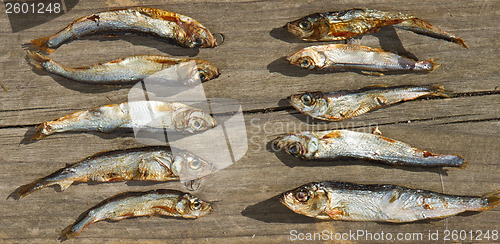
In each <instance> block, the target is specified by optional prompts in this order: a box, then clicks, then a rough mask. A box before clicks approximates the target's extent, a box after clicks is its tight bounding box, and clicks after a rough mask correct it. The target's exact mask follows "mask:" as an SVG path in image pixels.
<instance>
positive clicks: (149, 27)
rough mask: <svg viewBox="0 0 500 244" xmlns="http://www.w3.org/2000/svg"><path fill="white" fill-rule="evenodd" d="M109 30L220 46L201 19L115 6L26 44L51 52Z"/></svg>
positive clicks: (207, 45) (188, 44)
mask: <svg viewBox="0 0 500 244" xmlns="http://www.w3.org/2000/svg"><path fill="white" fill-rule="evenodd" d="M107 32H115V33H116V32H128V33H130V32H139V33H144V34H149V35H154V36H158V37H160V38H163V39H166V40H173V41H175V42H176V43H177V44H179V45H181V46H183V47H190V48H194V47H215V46H217V41H216V40H215V38H214V37H213V36H212V34H211V33H210V31H209V30H208V29H207V28H206V27H204V26H203V25H201V24H200V23H199V22H198V21H196V20H194V19H192V18H190V17H188V16H184V15H181V14H177V13H172V12H167V11H164V10H161V9H155V8H146V7H135V8H127V9H115V10H109V11H103V12H99V13H95V14H92V15H89V16H84V17H81V18H79V19H77V20H75V21H73V23H71V24H70V25H68V26H67V27H66V28H64V29H62V30H61V31H59V32H58V33H56V34H54V35H52V36H48V37H44V38H39V39H35V40H32V41H31V42H30V43H27V44H26V45H27V46H28V47H30V48H34V49H37V50H40V51H43V52H48V53H50V52H52V51H53V50H54V49H55V48H58V47H59V46H61V45H62V44H64V43H66V42H68V41H70V40H74V39H78V38H80V37H83V36H88V35H93V34H96V33H107Z"/></svg>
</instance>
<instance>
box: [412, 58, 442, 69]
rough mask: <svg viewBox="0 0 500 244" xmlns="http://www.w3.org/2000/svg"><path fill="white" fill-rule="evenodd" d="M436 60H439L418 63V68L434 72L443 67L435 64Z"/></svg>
mask: <svg viewBox="0 0 500 244" xmlns="http://www.w3.org/2000/svg"><path fill="white" fill-rule="evenodd" d="M435 60H437V59H429V60H425V61H420V62H417V67H418V68H420V69H422V70H425V71H434V70H435V69H437V68H438V67H439V66H441V65H440V64H438V63H436V62H434V61H435Z"/></svg>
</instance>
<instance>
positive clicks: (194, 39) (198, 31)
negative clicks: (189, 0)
mask: <svg viewBox="0 0 500 244" xmlns="http://www.w3.org/2000/svg"><path fill="white" fill-rule="evenodd" d="M183 17H184V18H181V20H184V21H180V22H179V23H178V24H179V27H180V28H181V29H182V30H183V31H184V33H185V38H184V43H183V45H185V46H187V47H190V48H196V47H216V46H217V40H216V39H215V37H214V36H213V35H212V33H210V31H209V30H208V29H207V28H205V26H203V25H202V24H200V23H199V22H198V21H196V20H194V19H192V18H189V17H187V16H183Z"/></svg>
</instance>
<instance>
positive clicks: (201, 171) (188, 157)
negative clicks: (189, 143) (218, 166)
mask: <svg viewBox="0 0 500 244" xmlns="http://www.w3.org/2000/svg"><path fill="white" fill-rule="evenodd" d="M173 154H174V159H173V162H172V166H171V170H172V172H173V173H174V174H175V175H177V176H179V178H180V179H182V180H193V179H198V178H201V177H203V176H205V175H208V174H210V173H212V172H214V171H215V166H214V165H213V164H212V163H210V162H208V161H206V160H204V159H203V158H200V157H198V156H197V155H195V154H193V153H191V152H188V151H184V150H179V149H176V150H174V151H173Z"/></svg>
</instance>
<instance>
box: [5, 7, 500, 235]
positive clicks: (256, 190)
mask: <svg viewBox="0 0 500 244" xmlns="http://www.w3.org/2000/svg"><path fill="white" fill-rule="evenodd" d="M136 5H143V6H150V7H158V8H162V9H166V10H171V11H174V12H178V13H182V14H185V15H188V16H191V17H193V18H195V19H197V20H199V21H200V22H201V23H203V24H204V25H205V26H207V27H208V28H209V29H210V30H212V31H214V32H220V33H223V34H224V35H225V37H226V41H225V43H224V44H223V45H222V46H220V47H217V48H215V49H201V50H191V49H183V48H179V47H176V46H173V45H169V44H166V43H164V42H161V41H158V40H153V39H150V38H147V37H142V36H134V35H132V36H126V37H119V38H108V37H89V38H85V39H83V40H77V41H73V42H71V43H70V44H67V45H63V46H62V47H60V48H59V49H58V50H56V51H55V52H54V53H53V55H51V57H53V58H54V59H55V60H57V61H59V62H61V63H63V64H66V65H68V66H83V65H89V64H93V63H96V62H104V61H109V60H112V59H114V58H119V57H123V56H127V55H133V54H167V55H174V56H186V57H196V58H201V59H206V60H209V61H210V62H212V63H213V64H215V65H216V66H218V67H219V68H220V69H221V70H222V75H221V77H219V78H218V79H216V80H212V81H210V82H207V83H205V84H204V89H205V93H206V95H207V96H208V97H209V98H218V97H225V98H233V99H237V100H238V101H239V102H240V103H241V104H242V107H243V110H244V111H245V122H246V125H247V134H248V144H249V149H248V152H247V154H246V155H245V157H244V158H242V159H241V160H239V161H238V162H236V163H235V164H233V165H231V166H230V167H228V168H226V169H224V170H222V171H219V172H217V173H215V174H212V175H209V176H207V177H205V178H203V179H202V180H201V187H200V188H199V189H197V190H196V191H194V194H195V195H197V196H199V197H200V198H202V199H207V200H209V201H212V202H214V205H215V211H214V213H212V214H210V215H208V216H206V217H204V218H200V219H198V220H194V221H187V220H182V219H173V218H156V217H153V218H135V219H128V220H124V221H120V222H116V223H115V222H101V223H97V224H94V225H91V226H90V227H89V228H87V229H86V230H85V231H84V232H83V233H82V234H81V235H80V236H79V237H77V238H75V239H73V240H69V241H68V243H72V242H78V243H80V242H81V243H95V242H127V243H128V242H132V243H135V242H137V243H142V242H148V243H149V242H151V243H156V242H159V243H160V242H161V243H163V242H165V241H168V242H200V241H207V242H209V243H235V242H255V243H262V242H264V243H275V242H279V243H281V242H284V241H287V240H288V241H289V240H290V237H291V236H290V231H291V230H297V231H298V232H302V233H308V232H322V231H323V230H327V231H331V232H332V233H333V234H335V233H348V232H349V231H357V230H367V231H370V232H371V233H379V232H381V231H384V232H385V233H388V232H390V233H393V234H394V235H395V234H396V233H423V235H424V237H425V238H428V235H429V231H432V232H435V231H437V230H438V231H440V242H442V241H443V231H444V230H446V229H447V230H467V231H469V230H472V231H476V230H482V231H486V230H490V231H491V230H498V229H499V227H500V222H499V220H500V209H493V210H490V211H487V212H483V213H479V214H472V215H471V214H465V215H459V216H454V217H450V218H447V219H444V220H436V221H421V222H416V223H412V224H403V225H394V224H390V225H388V224H381V223H372V222H340V221H338V222H331V221H318V220H314V219H311V218H307V217H304V216H300V215H297V214H295V213H293V212H291V211H290V210H288V209H287V208H286V207H284V206H283V205H281V204H280V203H279V202H278V201H276V199H275V198H274V196H276V195H278V194H280V193H282V192H283V191H286V190H289V189H292V188H294V187H297V186H299V185H302V184H304V183H307V182H311V181H320V180H341V181H353V182H358V183H390V184H400V185H406V186H410V187H415V188H422V189H428V190H433V191H438V192H445V193H450V194H462V195H477V194H481V193H485V192H491V191H494V190H499V189H500V182H499V181H498V175H499V174H500V167H498V166H497V163H498V162H499V161H500V138H499V136H498V135H499V132H500V129H499V128H500V127H499V123H500V122H499V121H500V116H499V115H500V113H499V112H500V111H499V107H500V106H499V105H500V92H499V90H498V85H499V83H498V78H499V73H498V67H497V66H498V65H497V62H496V60H498V53H500V52H499V49H498V45H497V43H498V41H497V39H498V36H497V35H495V33H498V32H499V31H500V27H499V26H498V24H497V23H498V12H499V11H500V6H499V4H498V2H497V1H480V0H472V1H464V0H456V1H451V0H443V1H439V2H436V1H430V0H425V1H418V2H405V3H404V4H402V3H401V2H400V1H395V0H394V1H393V0H387V1H383V0H378V1H372V2H370V4H367V3H366V1H361V0H354V1H344V0H342V1H336V2H335V4H334V5H333V4H332V3H331V1H312V2H309V1H308V2H305V1H228V2H219V1H207V0H204V1H170V2H162V1H145V0H131V1H106V2H93V1H87V0H83V1H80V2H79V4H78V5H77V6H76V7H75V8H74V9H73V10H71V11H70V12H68V13H67V14H65V15H63V16H61V17H59V18H56V19H54V20H52V21H50V22H48V23H45V24H42V25H40V26H38V27H35V28H31V29H28V30H24V31H21V32H18V33H11V30H10V27H9V23H8V18H7V16H6V14H5V13H4V11H3V9H2V11H1V12H0V42H2V43H3V45H4V48H2V49H0V70H1V71H0V72H1V74H2V80H1V81H0V83H1V84H3V85H5V86H6V87H7V88H8V91H4V90H2V89H0V146H1V148H2V151H1V152H0V196H4V197H3V198H0V204H1V206H3V208H2V209H1V210H0V240H1V241H3V242H19V243H26V242H29V243H55V242H57V237H58V236H59V233H60V231H61V230H62V229H64V228H65V227H66V226H67V225H69V224H71V223H73V221H74V220H75V219H76V218H77V217H78V215H80V214H81V213H82V212H84V211H85V210H87V209H88V208H90V207H91V206H93V205H95V204H97V203H99V202H100V201H102V200H104V199H105V198H107V197H110V196H112V195H114V194H117V193H120V192H124V191H146V190H150V189H157V188H172V189H178V190H183V191H187V190H186V188H185V186H183V185H182V184H181V183H180V182H168V183H159V184H152V183H143V182H142V183H131V182H117V183H105V184H77V185H72V186H71V187H70V188H68V189H67V190H66V191H64V192H57V191H55V190H54V189H52V188H49V189H44V190H41V191H38V192H36V193H33V194H32V195H30V196H27V197H26V198H24V199H21V200H19V201H16V200H13V199H5V198H6V197H7V196H8V195H9V194H11V193H12V191H14V190H15V189H16V188H17V187H19V186H21V185H23V184H27V183H29V182H31V181H32V180H34V179H37V178H39V177H43V176H46V175H48V174H50V173H52V172H54V171H55V170H57V169H59V168H61V167H64V166H65V164H67V163H73V162H76V161H78V160H80V159H82V158H84V157H86V156H89V155H92V154H94V153H97V152H100V151H105V150H115V149H125V148H130V147H137V146H141V144H140V143H139V142H137V141H136V140H135V139H134V138H133V137H132V136H131V135H129V134H120V135H113V134H110V135H99V134H85V133H63V134H59V135H53V136H50V137H48V138H46V139H44V140H41V141H38V142H35V143H28V141H27V139H28V138H29V137H30V136H31V134H32V133H33V131H34V128H35V125H36V124H39V123H41V122H43V121H46V120H50V119H55V118H57V117H59V116H62V115H65V114H67V113H70V112H73V111H77V110H82V109H88V108H91V107H95V106H101V105H104V104H110V103H118V102H123V101H126V99H127V94H128V89H127V88H121V89H115V88H110V87H94V86H90V85H84V84H79V83H75V82H73V81H70V80H67V79H64V78H61V77H57V76H50V75H46V74H44V73H43V72H33V70H32V69H31V67H30V66H29V65H28V64H27V63H26V62H25V61H24V51H23V50H22V49H21V44H22V43H24V42H27V41H29V40H31V39H32V38H35V37H41V36H45V35H48V34H51V33H55V32H57V31H58V30H60V29H61V28H62V27H64V26H66V25H67V24H68V23H70V22H71V21H72V20H74V19H76V18H78V17H81V16H84V15H87V14H90V13H93V12H97V11H102V10H105V9H112V8H116V7H124V6H136ZM352 7H367V8H375V9H380V10H387V11H400V12H404V13H409V14H414V15H416V16H418V17H420V18H423V19H425V20H428V21H429V22H431V23H432V24H435V25H436V26H439V27H441V28H443V29H444V30H446V31H449V32H451V33H454V34H457V35H458V36H460V37H462V38H464V39H465V40H466V41H467V44H468V45H469V47H470V48H469V49H464V48H461V47H460V46H458V45H456V44H453V43H448V42H445V41H442V40H436V39H432V38H429V37H424V36H420V35H416V34H414V33H411V32H407V31H402V30H394V29H393V28H383V29H382V30H381V31H380V32H379V33H377V34H373V35H367V36H365V37H363V38H362V39H361V44H363V45H369V46H374V47H382V48H384V49H385V50H388V51H397V52H400V53H406V54H412V55H414V56H415V57H418V58H419V59H430V58H439V61H438V62H439V63H440V64H442V66H441V67H439V69H437V70H436V71H434V72H432V73H428V74H402V75H385V76H383V77H373V76H365V75H362V74H359V73H355V72H338V73H329V74H327V73H312V72H309V71H306V70H301V69H299V68H295V67H292V66H290V65H289V64H287V63H285V62H284V61H283V60H282V57H284V56H286V55H288V54H290V53H291V52H294V51H295V50H298V49H300V48H303V47H306V46H309V45H311V44H310V43H304V42H301V41H297V40H295V39H294V38H291V37H290V36H288V35H286V33H284V32H283V31H281V30H280V27H281V26H282V25H283V24H284V23H286V22H287V21H290V20H294V19H296V18H299V17H302V16H305V15H307V14H310V13H313V12H318V11H325V10H327V9H328V10H340V9H348V8H352ZM373 84H385V85H400V84H441V85H444V86H445V87H446V88H447V89H449V90H451V91H453V92H454V93H455V94H456V95H454V96H453V97H452V98H446V99H419V100H417V101H411V102H405V103H402V104H399V105H396V106H392V107H388V108H384V109H379V110H377V111H373V112H370V113H367V114H365V115H362V116H359V117H357V118H354V119H351V120H346V121H342V122H331V123H320V122H319V121H315V120H308V119H307V117H306V116H304V115H302V114H300V113H298V112H296V111H295V110H293V109H291V108H290V107H289V105H288V104H287V103H286V102H284V101H283V99H284V98H286V97H288V96H289V95H291V94H294V93H298V92H300V91H306V90H307V91H315V90H322V91H335V90H343V89H358V88H360V87H364V86H367V85H373ZM266 111H267V112H266ZM374 126H379V127H380V130H381V131H382V132H383V134H384V136H387V137H390V138H394V139H397V140H401V141H405V142H407V143H409V144H411V145H413V146H415V147H418V148H422V149H426V150H430V151H433V152H437V153H446V154H447V153H450V154H461V155H462V156H463V157H464V158H465V159H466V160H467V161H468V162H469V165H468V167H467V169H465V170H457V169H442V170H440V169H431V170H428V169H411V168H407V167H397V168H394V167H388V166H385V165H383V164H375V163H370V162H365V161H362V160H350V161H337V162H326V161H319V162H304V161H301V160H298V159H295V158H293V157H291V156H289V155H286V154H284V153H275V152H273V151H271V150H270V148H269V142H270V141H271V140H273V139H274V138H275V137H276V136H278V135H280V134H283V133H288V132H293V131H300V130H309V129H319V130H326V129H337V128H346V129H353V130H357V131H366V132H370V131H371V130H372V128H373V127H374ZM56 189H57V188H56ZM425 240H428V239H425ZM351 241H352V240H351ZM358 241H361V242H363V241H365V239H363V238H361V239H358ZM414 242H415V243H419V242H418V241H414Z"/></svg>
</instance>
